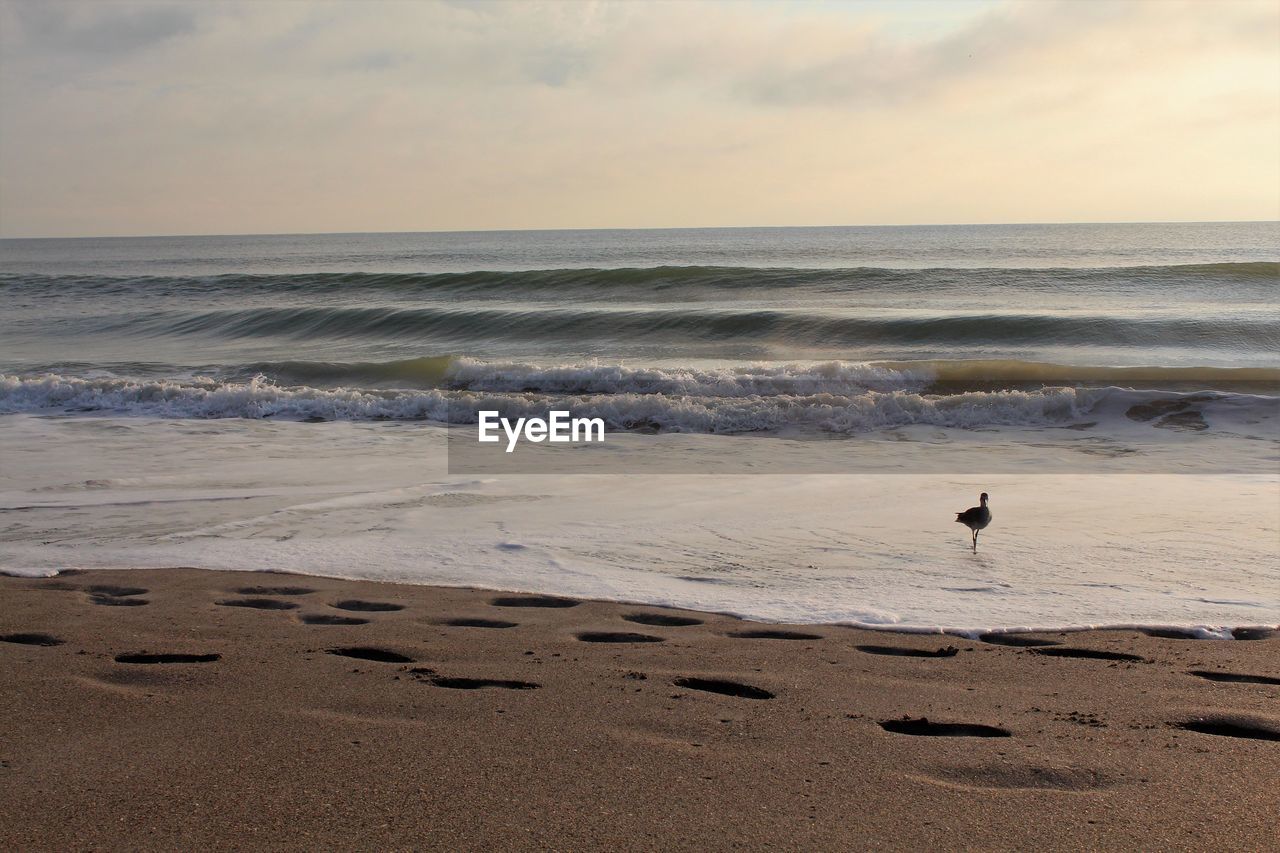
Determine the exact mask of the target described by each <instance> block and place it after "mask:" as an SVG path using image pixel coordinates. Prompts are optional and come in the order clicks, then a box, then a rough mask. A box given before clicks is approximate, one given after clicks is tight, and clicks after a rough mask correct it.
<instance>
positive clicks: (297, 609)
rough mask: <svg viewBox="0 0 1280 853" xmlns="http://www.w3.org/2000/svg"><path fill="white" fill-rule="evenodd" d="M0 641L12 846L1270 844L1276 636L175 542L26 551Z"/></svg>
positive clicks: (1276, 741)
mask: <svg viewBox="0 0 1280 853" xmlns="http://www.w3.org/2000/svg"><path fill="white" fill-rule="evenodd" d="M529 605H556V606H529ZM993 639H995V638H993ZM0 640H3V642H0V678H3V685H4V687H3V690H0V718H2V719H3V720H4V727H3V733H2V735H0V846H2V847H4V848H5V849H24V850H30V849H64V848H67V847H76V848H113V849H125V848H129V849H161V848H174V847H195V846H201V847H206V848H213V849H232V848H239V849H256V848H264V847H269V848H304V847H306V848H314V847H326V848H395V849H407V848H422V849H450V850H453V849H488V848H500V849H503V848H528V847H551V848H555V849H589V848H600V847H604V848H614V849H660V848H670V847H675V848H693V847H700V848H709V849H728V848H734V847H745V848H762V847H770V846H772V847H780V848H822V849H837V848H846V849H847V848H853V849H891V848H920V847H925V846H930V847H940V848H947V849H953V848H959V847H979V846H980V847H985V848H993V849H1013V848H1021V849H1026V848H1029V847H1037V848H1041V849H1080V848H1099V847H1107V848H1117V847H1119V848H1128V849H1139V848H1142V849H1153V848H1167V849H1191V848H1204V847H1207V846H1223V847H1225V846H1228V845H1229V846H1231V847H1233V848H1241V849H1259V850H1260V849H1275V847H1276V845H1277V839H1276V836H1275V827H1274V823H1273V821H1274V818H1275V808H1276V801H1275V795H1274V790H1273V789H1272V786H1273V784H1274V779H1275V777H1276V776H1277V774H1280V701H1278V700H1280V638H1277V637H1274V636H1270V637H1264V638H1262V639H1254V640H1248V641H1205V640H1186V639H1177V638H1166V637H1153V636H1147V635H1145V634H1143V633H1140V632H1134V631H1092V632H1082V633H1073V634H1037V635H1021V636H1020V637H1019V638H1018V641H1019V642H1022V643H1044V644H1045V645H1007V644H1004V643H996V642H985V641H981V640H968V639H964V638H960V637H953V636H943V635H909V634H896V633H889V632H871V631H863V630H855V629H850V628H843V627H838V626H812V625H808V626H783V625H762V624H757V623H750V622H743V621H741V620H737V619H734V618H732V617H727V616H719V615H711V614H704V613H692V612H686V611H674V610H663V609H660V608H654V607H645V606H628V605H618V604H609V603H600V602H589V601H584V602H576V601H572V600H564V599H551V600H548V599H541V598H538V597H533V598H532V599H530V598H528V597H525V596H518V595H515V594H509V593H494V592H487V591H480V590H467V589H446V588H437V587H425V586H401V585H392V584H378V583H371V582H349V581H338V580H329V579H323V578H312V577H301V576H292V575H277V574H261V573H237V572H214V571H198V570H193V569H165V570H138V571H127V572H106V571H102V572H87V573H77V574H65V575H63V576H60V577H57V578H51V579H30V578H12V577H2V578H0Z"/></svg>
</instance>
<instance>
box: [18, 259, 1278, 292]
mask: <svg viewBox="0 0 1280 853" xmlns="http://www.w3.org/2000/svg"><path fill="white" fill-rule="evenodd" d="M1207 280H1233V281H1236V282H1242V283H1247V282H1249V281H1254V282H1255V283H1260V284H1263V285H1275V284H1280V261H1252V262H1247V263H1215V264H1169V265H1163V266H1124V267H1088V268H1074V267H1057V268H1034V269H1020V268H1005V267H993V268H968V267H964V268H952V267H930V268H924V269H894V268H882V267H850V268H844V269H804V268H789V267H739V266H654V267H623V268H616V269H597V268H585V269H544V270H520V271H511V272H506V271H484V270H481V271H476V272H461V273H369V272H348V273H289V274H274V275H271V274H225V275H213V276H108V275H103V276H99V275H57V276H54V275H40V274H29V273H21V274H20V273H4V274H0V288H6V289H13V290H18V289H23V290H28V291H40V290H41V289H45V288H56V289H57V290H58V291H59V292H62V293H65V292H67V291H68V290H72V289H79V290H85V291H92V292H94V293H97V294H102V295H106V294H111V293H116V292H119V293H125V292H139V291H141V292H145V293H148V294H152V295H155V294H164V293H175V294H176V293H190V292H195V293H199V294H203V295H206V296H207V295H209V294H214V293H222V292H254V291H261V292H266V293H276V294H286V293H315V294H352V293H357V292H361V291H387V292H389V293H395V294H408V293H413V292H421V293H435V294H441V295H458V296H485V295H497V294H507V295H511V296H515V297H519V298H530V297H535V296H538V295H539V294H544V295H548V296H554V295H557V294H569V293H575V292H590V293H594V294H601V293H607V294H610V295H622V296H626V297H627V298H630V299H644V298H654V299H662V298H666V297H670V296H671V295H672V294H673V293H680V294H688V293H696V292H697V291H699V290H704V289H705V290H729V291H734V290H737V291H743V290H752V289H760V290H768V291H770V292H775V291H776V290H777V289H778V288H789V289H806V288H808V289H814V290H817V291H820V292H827V293H842V292H857V291H859V290H875V289H886V290H891V291H894V292H898V293H902V292H910V291H911V290H912V289H921V290H923V291H927V290H929V289H931V288H935V287H938V286H940V285H946V284H954V283H973V284H976V285H981V286H983V287H1001V286H1012V287H1016V288H1028V287H1037V286H1039V287H1064V286H1094V285H1108V284H1116V283H1130V284H1136V285H1141V284H1144V283H1152V284H1169V283H1171V282H1178V281H1182V282H1186V283H1188V284H1199V285H1203V284H1204V282H1205V281H1207Z"/></svg>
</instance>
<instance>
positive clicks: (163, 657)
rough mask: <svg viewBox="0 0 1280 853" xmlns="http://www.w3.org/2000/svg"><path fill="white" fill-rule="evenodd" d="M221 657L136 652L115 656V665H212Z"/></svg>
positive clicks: (216, 655) (215, 655) (211, 654)
mask: <svg viewBox="0 0 1280 853" xmlns="http://www.w3.org/2000/svg"><path fill="white" fill-rule="evenodd" d="M221 659H222V655H220V654H215V653H209V654H204V655H187V654H147V653H145V652H138V653H134V654H125V655H116V663H141V664H157V663H212V662H213V661H216V660H221Z"/></svg>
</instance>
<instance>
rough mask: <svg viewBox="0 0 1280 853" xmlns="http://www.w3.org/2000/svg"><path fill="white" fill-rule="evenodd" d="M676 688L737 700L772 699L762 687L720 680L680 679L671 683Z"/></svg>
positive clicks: (771, 695) (770, 694)
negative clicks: (730, 697) (685, 688)
mask: <svg viewBox="0 0 1280 853" xmlns="http://www.w3.org/2000/svg"><path fill="white" fill-rule="evenodd" d="M671 683H672V684H674V685H675V686H676V687H687V688H689V689H690V690H701V691H703V692H706V693H718V694H720V695H721V696H734V697H736V698H738V699H772V698H773V694H772V693H770V692H769V691H768V690H765V689H764V688H763V687H753V686H752V685H750V684H742V683H740V682H737V681H728V680H725V679H722V678H693V677H680V678H677V679H675V680H674V681H672V682H671Z"/></svg>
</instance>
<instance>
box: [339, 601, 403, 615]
mask: <svg viewBox="0 0 1280 853" xmlns="http://www.w3.org/2000/svg"><path fill="white" fill-rule="evenodd" d="M329 606H330V607H336V608H338V609H339V610H354V611H356V612H357V613H391V612H393V611H395V610H404V605H403V604H392V603H391V602H389V601H360V600H358V599H347V600H346V601H338V602H335V603H333V604H331V605H329Z"/></svg>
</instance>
